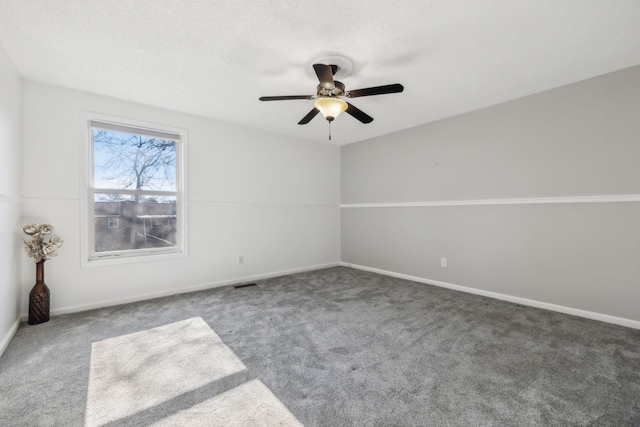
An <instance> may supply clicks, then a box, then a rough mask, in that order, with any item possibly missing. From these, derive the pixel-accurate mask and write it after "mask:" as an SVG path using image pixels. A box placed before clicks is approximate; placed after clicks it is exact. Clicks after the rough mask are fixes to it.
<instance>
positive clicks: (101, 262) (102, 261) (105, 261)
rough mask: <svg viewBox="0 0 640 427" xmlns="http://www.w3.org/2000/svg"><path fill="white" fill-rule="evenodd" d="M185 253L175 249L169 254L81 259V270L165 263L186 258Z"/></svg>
mask: <svg viewBox="0 0 640 427" xmlns="http://www.w3.org/2000/svg"><path fill="white" fill-rule="evenodd" d="M186 257H187V251H185V250H180V249H176V250H175V251H171V252H162V253H149V254H133V255H113V256H105V257H100V258H89V259H83V261H82V265H81V267H82V268H92V267H105V266H110V265H122V264H132V263H138V262H154V261H166V260H170V259H180V258H186Z"/></svg>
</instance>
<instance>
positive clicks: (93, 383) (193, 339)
mask: <svg viewBox="0 0 640 427" xmlns="http://www.w3.org/2000/svg"><path fill="white" fill-rule="evenodd" d="M247 375H248V373H247V369H246V367H245V366H244V364H243V363H242V361H240V359H238V358H237V357H236V355H235V354H234V353H233V351H232V350H231V349H230V348H229V347H227V346H226V345H225V344H224V343H223V342H222V341H221V340H220V337H218V335H217V334H216V333H215V332H214V331H213V330H212V329H211V328H210V327H209V326H208V325H207V324H206V323H205V322H204V321H203V320H202V319H201V318H199V317H196V318H192V319H187V320H184V321H181V322H177V323H172V324H169V325H165V326H161V327H158V328H153V329H149V330H146V331H141V332H136V333H133V334H129V335H123V336H119V337H115V338H110V339H106V340H103V341H99V342H95V343H93V345H92V349H91V366H90V379H89V388H88V394H87V408H86V414H85V426H87V427H93V426H107V425H113V426H115V425H154V426H182V425H185V426H186V425H190V426H196V425H203V426H204V425H211V426H216V425H224V426H249V425H251V426H255V425H283V426H300V425H302V424H301V423H300V422H299V421H298V420H297V419H296V418H295V416H293V414H291V412H290V411H289V410H288V409H287V408H286V407H285V406H284V405H283V404H282V402H280V400H279V399H278V398H277V397H276V396H275V395H274V394H273V393H272V392H271V391H270V390H269V389H268V388H267V387H266V386H265V385H264V384H263V383H262V382H261V381H259V380H257V379H251V380H247V381H244V379H247V378H248V376H247ZM234 378H236V379H240V381H244V382H243V383H241V384H239V385H234V382H233V381H232V380H233V379H234ZM236 382H237V381H236Z"/></svg>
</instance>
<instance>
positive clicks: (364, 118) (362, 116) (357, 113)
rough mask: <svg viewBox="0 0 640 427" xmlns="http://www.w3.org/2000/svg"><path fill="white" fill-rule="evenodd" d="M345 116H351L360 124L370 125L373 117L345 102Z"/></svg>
mask: <svg viewBox="0 0 640 427" xmlns="http://www.w3.org/2000/svg"><path fill="white" fill-rule="evenodd" d="M347 114H351V115H352V116H353V117H355V118H356V119H358V120H360V121H361V122H362V123H371V122H372V121H373V117H371V116H370V115H368V114H367V113H365V112H364V111H362V110H361V109H359V108H356V107H354V106H353V105H352V104H349V103H348V102H347Z"/></svg>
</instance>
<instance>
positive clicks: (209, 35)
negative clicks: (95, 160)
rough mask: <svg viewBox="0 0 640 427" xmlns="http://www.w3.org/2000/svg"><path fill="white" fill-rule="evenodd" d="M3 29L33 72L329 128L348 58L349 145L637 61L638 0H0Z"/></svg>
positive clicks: (196, 109)
mask: <svg viewBox="0 0 640 427" xmlns="http://www.w3.org/2000/svg"><path fill="white" fill-rule="evenodd" d="M0 40H1V41H2V43H3V44H4V46H5V47H6V49H7V51H8V52H9V54H10V56H11V58H12V59H13V61H14V63H15V64H16V66H17V68H18V70H19V71H20V73H21V74H22V75H23V77H24V78H26V79H29V80H35V81H42V82H46V83H51V84H55V85H61V86H66V87H70V88H75V89H80V90H85V91H89V92H95V93H99V94H105V95H109V96H113V97H117V98H122V99H127V100H131V101H137V102H142V103H145V104H150V105H155V106H159V107H165V108H170V109H173V110H178V111H183V112H187V113H192V114H197V115H201V116H206V117H211V118H214V119H218V120H221V121H225V122H231V123H236V124H239V125H244V126H250V127H253V128H257V129H265V130H270V131H274V132H278V133H282V134H286V135H291V136H294V137H297V138H305V139H310V140H316V141H327V131H328V125H327V122H326V121H324V120H323V119H322V117H321V116H317V117H316V118H315V119H314V120H312V121H311V123H310V124H308V125H306V126H299V125H297V122H298V121H299V120H300V119H301V118H302V117H303V116H304V115H305V114H306V113H307V112H308V111H309V110H310V109H311V108H313V101H308V100H306V101H281V102H259V101H258V97H260V96H270V95H304V94H314V93H315V87H316V84H317V79H316V78H315V75H314V74H313V71H312V69H311V64H312V63H313V62H314V60H316V59H318V58H320V57H323V56H326V55H331V54H340V55H344V56H347V57H348V58H350V59H351V60H352V61H353V63H354V70H353V73H352V74H351V75H350V76H349V77H347V78H345V79H343V80H342V81H343V83H345V84H346V86H347V90H349V89H358V88H363V87H370V86H377V85H383V84H390V83H401V84H403V85H404V87H405V91H404V92H403V93H400V94H392V95H382V96H374V97H367V98H358V99H354V100H352V101H351V102H352V103H353V104H354V105H355V106H357V107H358V108H360V109H362V110H363V111H365V112H366V113H368V114H369V115H371V116H373V117H374V119H375V120H374V121H373V122H372V123H370V124H366V125H364V124H361V123H360V122H358V121H356V120H355V119H354V118H352V117H350V116H348V115H346V114H345V115H343V116H340V117H339V118H338V119H337V120H336V121H335V122H334V124H333V125H332V127H333V130H332V133H333V137H334V139H333V143H336V144H345V143H350V142H354V141H359V140H363V139H367V138H371V137H374V136H377V135H382V134H385V133H389V132H393V131H397V130H400V129H404V128H408V127H412V126H416V125H420V124H423V123H427V122H431V121H434V120H438V119H442V118H445V117H450V116H453V115H456V114H460V113H464V112H467V111H471V110H474V109H478V108H482V107H485V106H489V105H493V104H496V103H499V102H503V101H507V100H510V99H514V98H519V97H522V96H525V95H528V94H532V93H536V92H540V91H543V90H547V89H551V88H554V87H558V86H561V85H565V84H568V83H572V82H576V81H579V80H583V79H586V78H590V77H594V76H597V75H601V74H605V73H608V72H611V71H615V70H619V69H622V68H626V67H630V66H633V65H638V64H640V1H639V0H607V1H603V0H560V1H559V0H535V1H534V0H529V1H527V0H520V1H514V0H484V1H478V0H413V1H410V0H407V1H388V0H350V1H338V0H323V1H322V2H320V1H301V0H283V1H277V0H271V1H264V0H243V1H237V2H233V1H227V0H224V1H222V0H216V1H212V0H182V1H180V0H135V1H127V0H55V1H51V0H28V1H26V0H0Z"/></svg>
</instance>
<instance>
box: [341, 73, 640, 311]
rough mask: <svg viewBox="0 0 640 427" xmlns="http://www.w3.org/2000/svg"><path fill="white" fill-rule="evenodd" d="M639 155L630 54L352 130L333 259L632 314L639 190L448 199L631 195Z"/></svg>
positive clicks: (639, 237) (637, 277)
mask: <svg viewBox="0 0 640 427" xmlns="http://www.w3.org/2000/svg"><path fill="white" fill-rule="evenodd" d="M639 165H640V67H633V68H629V69H626V70H622V71H619V72H616V73H612V74H608V75H605V76H601V77H598V78H594V79H590V80H586V81H583V82H579V83H576V84H572V85H569V86H565V87H561V88H558V89H555V90H551V91H548V92H543V93H540V94H536V95H532V96H529V97H526V98H522V99H518V100H515V101H511V102H508V103H504V104H500V105H497V106H493V107H490V108H486V109H483V110H479V111H475V112H471V113H468V114H464V115H461V116H457V117H454V118H451V119H447V120H442V121H439V122H436V123H432V124H428V125H424V126H420V127H417V128H413V129H409V130H406V131H402V132H398V133H394V134H391V135H387V136H384V137H380V138H376V139H372V140H368V141H363V142H359V143H355V144H350V145H347V146H344V147H342V166H341V168H342V203H343V209H342V261H343V262H347V263H352V264H358V265H362V266H366V267H370V268H377V269H381V270H386V271H390V272H394V273H400V274H407V275H412V276H417V277H420V278H424V279H430V280H437V281H441V282H445V283H451V284H455V285H461V286H466V287H471V288H475V289H480V290H486V291H492V292H498V293H501V294H505V295H511V296H516V297H522V298H528V299H533V300H536V301H541V302H546V303H551V304H557V305H562V306H566V307H571V308H576V309H580V310H586V311H591V312H595V313H602V314H607V315H611V316H618V317H622V318H626V319H632V320H636V321H637V320H640V309H638V304H637V302H638V301H640V286H638V284H639V283H640V262H639V261H638V260H640V203H638V202H627V203H575V204H574V203H571V204H561V205H560V204H536V205H533V204H523V205H513V204H512V205H509V204H505V205H487V206H482V205H480V206H464V205H463V206H452V205H454V204H455V203H458V202H459V201H470V200H474V201H475V200H483V199H528V198H547V197H572V196H611V195H639V194H640V167H639ZM435 201H444V203H442V204H443V205H444V206H428V207H420V206H413V207H411V206H409V207H375V206H371V207H349V206H348V205H349V204H362V203H367V204H376V203H378V204H379V203H398V202H416V203H420V202H435ZM519 202H522V200H520V201H519ZM524 202H525V203H526V200H525V201H524ZM447 205H449V206H447ZM440 258H447V260H448V267H446V268H442V267H440Z"/></svg>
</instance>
